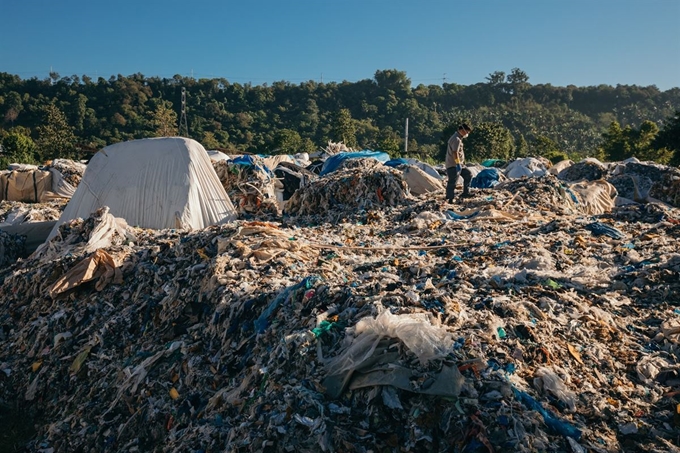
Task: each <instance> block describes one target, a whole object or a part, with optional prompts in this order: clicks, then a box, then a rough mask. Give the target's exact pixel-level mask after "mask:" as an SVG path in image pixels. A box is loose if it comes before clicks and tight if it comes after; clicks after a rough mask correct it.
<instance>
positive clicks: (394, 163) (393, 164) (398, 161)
mask: <svg viewBox="0 0 680 453" xmlns="http://www.w3.org/2000/svg"><path fill="white" fill-rule="evenodd" d="M385 165H387V166H388V167H398V166H399V165H408V161H407V160H406V159H404V158H403V157H399V158H397V159H390V160H388V161H387V162H385Z"/></svg>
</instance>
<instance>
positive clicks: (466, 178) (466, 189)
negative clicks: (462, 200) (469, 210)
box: [454, 168, 472, 197]
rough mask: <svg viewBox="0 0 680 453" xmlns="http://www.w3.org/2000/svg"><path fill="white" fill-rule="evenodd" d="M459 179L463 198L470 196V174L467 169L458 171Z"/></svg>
mask: <svg viewBox="0 0 680 453" xmlns="http://www.w3.org/2000/svg"><path fill="white" fill-rule="evenodd" d="M454 170H455V168H454ZM460 177H461V178H463V196H464V197H467V196H469V195H470V181H472V172H471V171H470V169H468V168H463V169H462V170H461V171H460Z"/></svg>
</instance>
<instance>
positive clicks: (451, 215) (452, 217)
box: [444, 210, 478, 220]
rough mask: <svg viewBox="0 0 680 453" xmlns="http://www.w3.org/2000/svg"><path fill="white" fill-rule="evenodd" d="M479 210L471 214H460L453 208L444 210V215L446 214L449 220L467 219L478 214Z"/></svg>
mask: <svg viewBox="0 0 680 453" xmlns="http://www.w3.org/2000/svg"><path fill="white" fill-rule="evenodd" d="M477 214H478V212H475V213H473V214H470V215H460V214H457V213H455V212H453V211H451V210H447V211H444V215H445V216H446V218H447V219H449V220H465V219H471V218H472V217H474V216H476V215H477Z"/></svg>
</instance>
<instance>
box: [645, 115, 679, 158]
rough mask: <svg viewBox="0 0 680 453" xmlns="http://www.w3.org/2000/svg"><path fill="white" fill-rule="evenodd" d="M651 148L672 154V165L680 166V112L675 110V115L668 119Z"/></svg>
mask: <svg viewBox="0 0 680 453" xmlns="http://www.w3.org/2000/svg"><path fill="white" fill-rule="evenodd" d="M652 146H653V147H654V149H657V150H661V149H666V150H668V151H670V152H671V153H673V159H672V162H673V164H674V165H680V110H676V112H675V115H673V116H672V117H670V118H668V120H667V121H666V122H665V124H664V127H663V129H661V131H660V132H659V133H658V135H657V136H656V137H655V138H654V141H653V142H652Z"/></svg>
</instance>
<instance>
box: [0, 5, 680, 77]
mask: <svg viewBox="0 0 680 453" xmlns="http://www.w3.org/2000/svg"><path fill="white" fill-rule="evenodd" d="M0 17H2V19H3V20H2V25H1V26H0V72H8V73H11V74H17V75H19V76H20V77H22V78H25V79H27V78H31V77H38V78H40V79H43V78H46V77H47V76H48V73H49V71H50V68H52V69H53V70H54V71H55V72H57V73H59V74H60V75H61V76H62V77H63V76H70V75H74V74H75V75H78V76H82V75H83V74H87V75H89V76H91V77H96V76H99V77H105V78H107V79H108V78H109V77H110V76H111V75H117V74H122V75H125V76H127V75H130V74H134V73H142V74H144V75H145V76H148V77H150V76H160V77H172V76H173V75H175V74H180V75H183V76H191V75H193V76H194V77H197V78H213V77H223V78H226V79H227V80H229V81H230V82H236V83H246V82H251V83H252V84H254V85H260V84H263V83H272V82H274V81H280V80H285V81H288V82H291V83H293V84H298V83H300V82H303V81H308V80H315V81H323V82H330V81H337V82H341V81H343V80H347V81H350V82H356V81H358V80H363V79H372V78H373V75H374V74H375V71H376V70H381V69H397V70H400V71H405V72H406V74H407V76H408V77H409V78H410V79H411V81H412V84H413V86H416V85H418V84H420V83H423V84H425V85H429V84H441V83H442V82H443V81H446V82H447V83H459V84H462V85H469V84H474V83H478V82H484V81H485V78H486V77H487V76H488V75H489V74H490V73H492V72H495V71H504V72H505V73H506V74H507V73H510V71H511V70H512V69H513V68H516V67H517V68H520V69H522V70H523V71H525V72H526V73H527V74H528V75H529V82H530V83H532V84H540V83H550V84H552V85H555V86H566V85H576V86H591V85H599V84H606V85H617V84H623V85H633V84H635V85H642V86H647V85H656V86H657V87H659V89H661V90H667V89H669V88H672V87H680V26H679V24H680V0H465V1H460V0H417V1H416V0H408V1H407V0H336V1H329V0H289V1H281V0H278V1H277V0H240V1H233V0H221V1H220V0H192V1H179V0H165V1H159V0H117V1H111V2H108V1H107V2H104V1H98V0H89V1H81V0H50V1H46V0H0Z"/></svg>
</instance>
